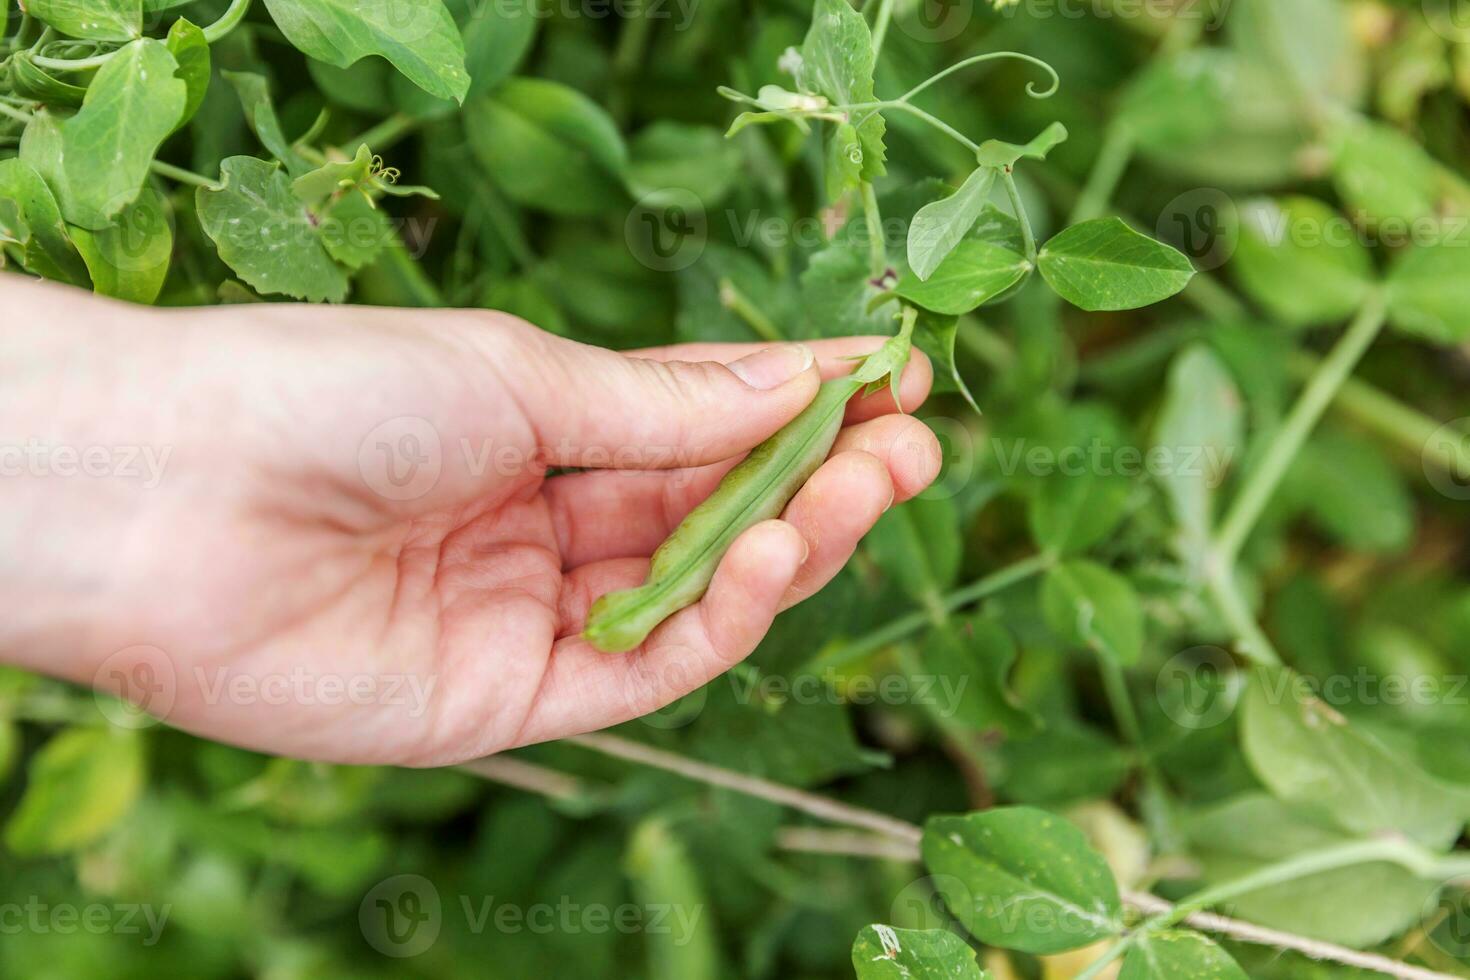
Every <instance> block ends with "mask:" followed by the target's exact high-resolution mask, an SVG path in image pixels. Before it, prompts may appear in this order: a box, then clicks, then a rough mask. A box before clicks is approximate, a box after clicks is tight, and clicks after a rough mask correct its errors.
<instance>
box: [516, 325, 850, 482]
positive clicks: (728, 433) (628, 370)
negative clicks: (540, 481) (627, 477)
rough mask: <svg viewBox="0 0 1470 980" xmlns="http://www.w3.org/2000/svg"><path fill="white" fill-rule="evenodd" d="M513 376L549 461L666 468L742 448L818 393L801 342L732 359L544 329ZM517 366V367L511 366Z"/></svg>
mask: <svg viewBox="0 0 1470 980" xmlns="http://www.w3.org/2000/svg"><path fill="white" fill-rule="evenodd" d="M527 342H528V344H529V345H530V349H529V350H528V351H525V352H524V353H525V354H526V355H527V356H526V358H525V361H524V369H523V370H519V371H516V372H514V376H513V377H508V378H507V379H506V380H507V383H508V384H511V385H512V386H513V387H514V390H515V395H516V401H517V403H518V404H519V405H520V407H521V410H522V412H524V413H525V415H526V420H527V422H529V423H530V425H531V427H532V428H533V429H534V431H535V433H536V439H537V443H538V447H539V448H540V450H541V452H542V453H543V454H544V457H545V459H546V461H547V462H548V464H550V465H552V466H585V467H594V468H615V469H667V468H672V467H685V466H700V465H703V464H705V463H712V462H716V461H718V460H722V459H728V458H729V457H731V456H734V455H736V454H738V453H742V452H745V451H746V450H748V449H750V448H751V447H753V446H755V445H756V444H757V443H759V442H760V441H761V440H763V439H765V438H766V437H768V436H770V435H771V434H772V433H774V432H775V431H776V430H777V429H779V428H781V426H783V425H785V424H786V423H787V422H789V421H791V420H792V419H793V418H795V417H796V415H797V414H798V413H799V412H800V411H801V410H802V409H803V408H805V407H806V406H807V404H808V403H809V402H810V401H811V400H812V399H813V398H814V397H815V396H816V393H817V388H818V386H819V385H820V384H821V375H820V373H819V371H818V370H817V367H816V357H815V355H814V354H813V353H812V350H811V348H809V347H807V346H806V345H804V344H779V345H777V346H774V347H768V348H766V349H764V350H759V351H756V352H754V353H751V354H749V355H747V356H745V357H743V358H741V359H740V360H738V361H734V362H731V363H730V364H728V365H726V364H720V363H717V362H715V361H697V362H696V361H654V360H648V359H646V358H640V357H629V356H627V355H624V354H618V353H615V352H613V351H609V350H603V349H602V348H600V347H591V346H588V345H586V344H579V343H576V342H574V341H569V340H565V339H563V338H560V337H555V336H552V335H548V334H544V333H540V332H539V331H538V332H537V334H536V335H535V336H534V337H531V338H528V340H527ZM507 373H510V372H507Z"/></svg>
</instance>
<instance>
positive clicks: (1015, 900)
mask: <svg viewBox="0 0 1470 980" xmlns="http://www.w3.org/2000/svg"><path fill="white" fill-rule="evenodd" d="M920 847H921V850H922V852H923V856H924V863H925V865H927V866H928V868H929V872H930V874H932V875H934V884H935V887H936V889H937V890H938V891H939V893H940V895H941V896H943V898H944V902H945V905H947V906H948V907H949V910H950V911H951V912H952V913H954V916H955V918H957V919H959V920H960V922H962V923H963V924H964V926H965V928H966V929H968V930H970V932H971V933H972V934H973V935H974V936H975V937H976V938H977V939H980V940H981V941H982V942H985V943H987V944H989V945H992V946H999V947H1001V948H1002V949H1014V950H1019V951H1021V952H1023V953H1036V954H1046V953H1060V952H1065V951H1066V950H1069V949H1077V948H1078V947H1081V946H1086V945H1088V944H1089V943H1094V942H1097V941H1098V940H1100V939H1107V938H1108V937H1110V936H1116V935H1117V934H1118V933H1119V932H1120V931H1121V930H1122V928H1123V915H1122V908H1121V904H1120V902H1119V899H1118V885H1117V882H1115V881H1114V880H1113V873H1112V872H1111V871H1110V870H1108V865H1107V862H1106V861H1104V860H1103V858H1102V855H1100V854H1098V853H1097V852H1096V851H1094V850H1093V849H1092V847H1091V846H1090V845H1089V844H1088V843H1087V838H1086V837H1084V836H1083V835H1082V832H1081V831H1080V830H1078V829H1077V828H1076V827H1074V826H1072V825H1071V824H1070V823H1067V822H1066V821H1065V820H1063V819H1062V818H1061V817H1057V816H1054V815H1053V814H1050V813H1047V812H1046V811H1044V810H1036V809H1032V808H1031V807H1001V808H997V809H994V810H987V811H984V812H982V813H971V814H967V815H965V816H937V817H930V818H929V820H928V822H927V823H925V825H924V838H923V841H922V843H921V845H920Z"/></svg>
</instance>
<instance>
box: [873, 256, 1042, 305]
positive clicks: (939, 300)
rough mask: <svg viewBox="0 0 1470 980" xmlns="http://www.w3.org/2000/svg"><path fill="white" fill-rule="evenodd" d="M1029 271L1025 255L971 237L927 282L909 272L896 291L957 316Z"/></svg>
mask: <svg viewBox="0 0 1470 980" xmlns="http://www.w3.org/2000/svg"><path fill="white" fill-rule="evenodd" d="M1030 271H1031V263H1030V262H1028V261H1026V257H1025V256H1024V255H1020V254H1018V253H1016V252H1012V251H1011V250H1010V249H1008V248H1002V247H1001V246H999V245H994V244H991V243H990V242H986V241H980V240H978V239H973V238H970V239H966V240H964V241H962V242H960V243H959V244H957V245H956V246H955V247H954V250H953V251H951V252H950V253H949V255H948V256H946V257H945V259H944V261H942V262H940V263H939V267H938V268H936V269H935V270H934V272H933V274H932V275H930V277H929V279H928V280H927V281H923V280H920V279H919V278H918V277H917V276H916V275H914V274H913V273H912V272H910V273H907V274H905V275H904V277H903V278H902V279H900V280H899V282H898V286H896V287H895V289H894V292H896V293H898V295H900V296H902V297H903V298H904V299H907V300H910V301H911V302H914V303H917V304H918V305H919V306H922V307H924V308H925V309H926V310H933V311H934V312H935V313H948V314H955V315H957V314H961V313H968V312H970V311H971V310H973V309H975V308H977V307H979V306H982V305H984V304H985V303H986V302H988V301H990V300H992V299H994V298H995V297H997V296H1000V295H1001V294H1002V293H1005V292H1006V291H1007V290H1009V289H1011V288H1012V287H1013V286H1015V285H1016V284H1017V283H1019V282H1020V281H1021V280H1022V279H1024V278H1026V275H1027V274H1028V273H1029V272H1030Z"/></svg>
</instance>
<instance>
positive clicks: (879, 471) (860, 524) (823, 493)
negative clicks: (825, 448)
mask: <svg viewBox="0 0 1470 980" xmlns="http://www.w3.org/2000/svg"><path fill="white" fill-rule="evenodd" d="M892 502H893V480H892V479H891V478H890V477H889V475H888V467H887V466H885V465H884V463H883V461H882V460H880V459H879V458H878V457H877V456H874V455H872V454H870V453H866V452H862V451H861V450H854V451H850V452H844V453H839V454H837V455H836V456H833V457H832V458H831V459H829V460H827V462H825V463H823V464H822V467H821V469H819V470H817V472H816V473H814V474H812V478H811V479H810V480H808V481H807V482H806V485H805V486H804V487H802V488H801V490H800V491H799V492H798V493H797V495H796V496H795V497H794V498H793V499H792V501H791V503H790V504H789V505H787V507H786V513H784V514H783V515H782V519H783V520H785V521H786V522H787V523H789V524H790V525H791V526H792V527H794V528H796V529H797V531H799V532H800V533H801V536H802V538H803V539H805V541H806V544H807V548H808V549H809V554H808V557H807V560H806V562H805V563H804V564H803V565H802V566H801V571H799V572H798V573H797V574H796V578H795V580H794V581H792V583H791V587H790V588H789V589H787V590H786V595H785V596H784V597H783V598H782V601H781V607H782V608H783V609H784V608H786V607H787V606H793V605H795V604H796V603H798V602H800V601H801V600H803V599H805V598H806V597H807V596H809V595H811V594H812V593H814V592H816V591H817V590H819V589H821V588H822V586H824V585H826V584H827V583H828V582H830V581H831V580H832V578H833V576H835V575H836V574H837V573H838V572H839V571H841V570H842V566H843V565H845V564H847V560H848V559H849V558H851V557H852V553H853V551H854V550H855V549H856V548H857V544H858V541H860V540H861V539H862V536H863V535H864V534H867V533H868V531H869V530H871V529H872V527H873V524H874V523H875V522H877V520H878V518H879V517H880V516H882V514H883V512H884V511H885V510H887V509H888V507H889V505H890V504H891V503H892Z"/></svg>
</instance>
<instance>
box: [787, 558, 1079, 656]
mask: <svg viewBox="0 0 1470 980" xmlns="http://www.w3.org/2000/svg"><path fill="white" fill-rule="evenodd" d="M1055 562H1056V558H1055V557H1054V556H1052V555H1050V554H1046V553H1042V554H1039V555H1032V556H1031V557H1030V558H1023V559H1021V560H1020V561H1017V562H1013V563H1011V564H1009V565H1007V566H1005V567H1004V568H1000V569H997V570H996V571H994V572H991V573H990V574H989V575H986V576H984V577H983V578H979V579H976V580H975V581H974V582H971V583H970V584H969V585H966V586H963V587H961V588H958V589H955V590H954V591H953V592H950V593H948V594H947V595H945V596H944V597H943V598H942V599H941V602H942V603H943V605H944V609H945V611H946V612H954V611H955V610H957V609H962V608H964V607H965V606H968V605H970V604H971V603H972V602H978V601H980V600H981V599H984V598H986V597H988V596H991V595H994V594H995V593H997V592H1002V591H1004V590H1005V589H1008V588H1010V587H1011V586H1013V585H1016V584H1017V583H1020V582H1024V581H1025V580H1026V579H1028V578H1031V577H1032V576H1034V575H1039V574H1040V573H1041V572H1043V571H1045V570H1046V569H1048V568H1050V567H1051V566H1052V565H1053V564H1054V563H1055ZM930 617H931V613H930V611H929V610H927V609H921V610H916V611H914V612H911V613H908V614H907V615H904V616H900V617H898V618H897V619H894V620H891V621H889V622H888V623H887V624H886V625H884V626H880V627H878V628H877V629H874V630H869V631H868V633H867V635H866V636H864V637H862V638H861V639H856V640H853V641H852V642H851V643H848V644H844V645H843V646H841V647H839V648H838V649H837V650H835V651H834V652H833V653H832V654H831V655H827V656H821V655H819V656H817V657H815V658H813V659H811V660H809V661H807V663H806V664H805V665H804V666H803V667H802V668H801V669H800V671H801V672H802V673H815V672H817V671H820V670H822V669H824V668H829V667H839V666H842V665H843V664H850V663H854V662H856V661H858V660H861V659H862V658H864V657H866V656H868V655H869V654H870V653H872V652H874V651H875V650H881V649H882V648H883V647H886V646H888V645H889V644H890V643H897V642H898V641H899V640H902V639H904V638H905V637H907V636H910V635H912V634H913V633H916V632H918V631H919V630H921V629H923V628H924V627H925V626H928V625H929V624H930V622H931V621H932V620H931V618H930Z"/></svg>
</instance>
